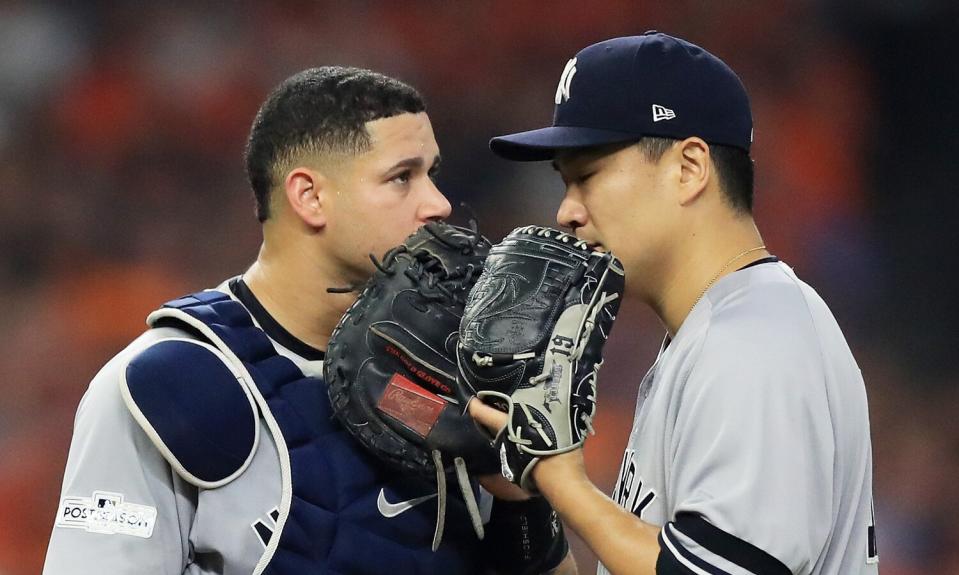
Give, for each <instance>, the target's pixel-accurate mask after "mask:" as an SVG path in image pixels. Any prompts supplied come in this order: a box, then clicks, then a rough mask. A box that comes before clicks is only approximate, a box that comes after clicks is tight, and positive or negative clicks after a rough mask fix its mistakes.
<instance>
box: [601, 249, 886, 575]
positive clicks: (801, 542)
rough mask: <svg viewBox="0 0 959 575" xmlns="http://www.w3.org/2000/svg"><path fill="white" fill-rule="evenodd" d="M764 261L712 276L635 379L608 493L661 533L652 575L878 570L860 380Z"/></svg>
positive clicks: (832, 329)
mask: <svg viewBox="0 0 959 575" xmlns="http://www.w3.org/2000/svg"><path fill="white" fill-rule="evenodd" d="M769 260H771V261H766V262H764V263H760V265H752V266H747V267H746V268H744V269H741V270H739V271H737V272H735V273H733V274H730V275H728V276H726V277H724V278H722V279H721V280H719V281H718V282H716V284H715V285H714V286H712V288H711V289H710V290H709V291H708V292H707V293H706V295H705V296H704V297H703V298H702V299H701V301H699V302H698V303H697V304H696V306H695V307H694V308H693V310H692V312H691V313H690V314H689V316H688V317H687V318H686V320H685V322H684V323H683V324H682V326H681V328H680V329H679V332H678V333H677V334H676V336H675V338H674V339H673V340H672V341H668V340H667V342H666V343H664V345H663V348H662V350H661V351H660V353H659V356H658V358H657V360H656V362H655V363H654V365H653V367H652V368H651V369H650V370H649V372H648V373H647V374H646V376H645V378H643V380H642V383H641V384H640V389H639V397H638V401H637V406H636V416H635V419H634V422H633V429H632V432H631V433H630V437H629V443H628V447H627V449H626V452H625V454H624V456H623V459H622V465H621V468H620V473H619V479H618V480H617V483H616V485H615V487H614V491H613V499H614V500H615V501H616V502H617V503H619V504H620V505H622V506H623V507H624V508H626V509H627V510H629V511H631V512H632V513H634V514H636V515H637V516H638V517H640V518H641V519H642V520H644V521H646V522H648V523H651V524H653V525H657V526H663V530H662V531H661V534H660V540H659V542H660V547H661V554H660V559H659V565H658V572H659V573H696V574H707V573H708V574H715V573H729V574H740V573H756V574H759V573H797V574H814V575H840V574H841V575H853V574H870V573H877V571H878V565H877V563H878V552H877V550H876V546H875V527H874V520H873V512H872V448H871V444H870V437H869V414H868V409H867V405H866V392H865V388H864V385H863V380H862V375H861V373H860V371H859V368H858V366H857V365H856V362H855V360H854V359H853V356H852V353H851V352H850V350H849V347H848V345H847V344H846V341H845V339H844V337H843V334H842V332H841V331H840V329H839V326H838V325H837V324H836V321H835V319H834V318H833V316H832V314H831V312H830V311H829V309H828V308H827V306H826V304H825V303H824V302H823V301H822V299H821V298H820V297H819V296H818V294H816V292H815V291H814V290H813V289H812V288H811V287H809V286H808V285H806V284H805V283H803V282H802V281H801V280H799V279H798V278H797V277H796V276H795V274H794V273H793V271H792V270H791V269H790V268H789V267H788V266H786V265H784V264H783V263H780V262H778V261H776V260H775V258H769ZM599 572H600V573H605V572H606V570H605V568H603V567H602V566H600V568H599Z"/></svg>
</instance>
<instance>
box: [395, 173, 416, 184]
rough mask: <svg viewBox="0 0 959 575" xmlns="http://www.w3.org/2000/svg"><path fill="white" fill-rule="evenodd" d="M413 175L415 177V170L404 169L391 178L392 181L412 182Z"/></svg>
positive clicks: (398, 182) (400, 182) (399, 182)
mask: <svg viewBox="0 0 959 575" xmlns="http://www.w3.org/2000/svg"><path fill="white" fill-rule="evenodd" d="M412 177H413V172H412V171H410V170H403V171H402V172H400V173H399V174H396V175H395V176H393V177H392V178H390V181H391V182H394V183H397V184H408V183H410V179H411V178H412Z"/></svg>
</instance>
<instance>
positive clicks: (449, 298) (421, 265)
mask: <svg viewBox="0 0 959 575" xmlns="http://www.w3.org/2000/svg"><path fill="white" fill-rule="evenodd" d="M489 248H490V243H489V241H488V240H486V238H484V237H483V236H481V235H480V234H479V233H478V232H476V231H475V230H470V229H465V228H460V227H455V226H450V225H447V224H444V223H440V222H430V223H427V224H426V225H425V226H423V227H422V228H420V229H419V231H417V232H416V233H414V234H413V235H411V236H410V237H409V238H407V239H406V241H405V242H403V244H401V245H399V246H397V247H395V248H393V249H391V250H390V251H388V252H387V253H386V255H385V256H384V257H383V261H382V262H379V261H377V260H376V259H375V258H372V256H371V259H373V263H374V264H375V265H376V268H377V269H376V272H375V273H374V274H373V277H372V278H371V279H370V280H369V282H368V283H367V284H366V285H365V286H364V288H363V290H362V292H361V293H360V295H359V297H358V298H357V300H356V302H355V303H354V304H353V305H352V306H351V307H350V309H349V310H347V312H346V314H345V315H344V316H343V317H342V319H341V320H340V322H339V324H338V325H337V326H336V329H335V330H334V331H333V334H332V336H331V337H330V342H329V345H328V348H327V352H326V360H325V363H324V366H323V370H324V376H325V379H326V382H327V384H328V386H329V395H330V401H331V403H332V406H333V411H334V413H335V415H336V417H337V419H339V421H340V422H342V424H343V425H344V426H345V427H346V429H347V430H348V431H349V432H350V433H351V434H352V435H353V436H355V437H356V438H357V439H358V440H359V441H360V443H362V444H363V445H364V446H365V447H366V448H367V449H368V450H369V451H370V452H372V453H373V454H374V455H375V456H376V457H377V458H379V459H380V460H382V461H385V462H387V463H389V464H391V465H393V466H394V467H396V468H398V469H400V470H403V471H405V472H411V473H415V474H420V475H426V476H429V477H435V479H436V482H437V492H438V494H439V496H438V501H439V508H438V517H437V531H436V536H435V538H434V549H435V548H436V546H437V545H439V541H440V539H441V537H442V529H443V521H444V517H445V501H446V498H445V496H446V472H447V471H452V470H455V471H456V473H457V478H458V480H459V483H460V487H461V489H462V491H463V496H464V500H465V501H466V503H467V507H468V508H469V509H470V511H471V515H473V524H474V528H476V531H477V534H478V535H479V536H480V537H482V522H481V520H480V517H479V512H478V510H477V508H476V502H475V499H474V497H473V492H472V489H471V487H470V485H469V478H468V475H467V469H466V468H467V466H469V470H470V471H471V472H473V473H493V472H496V471H497V470H498V467H499V466H498V464H497V460H496V451H495V450H494V449H493V447H492V445H491V443H490V441H489V440H488V439H487V438H486V436H485V434H484V433H483V432H482V431H480V430H479V428H478V427H477V426H476V424H475V423H474V422H473V420H472V419H471V418H470V417H469V416H468V415H465V414H464V410H465V406H466V403H467V402H466V399H468V398H467V397H464V396H460V397H457V394H458V393H459V388H458V386H457V385H456V359H455V349H456V342H457V339H458V333H457V330H458V328H459V323H460V318H461V316H462V313H463V306H464V304H465V302H466V297H467V294H468V293H469V290H470V288H472V286H473V284H474V283H475V282H476V279H477V278H478V276H479V274H480V272H481V270H482V265H483V261H484V259H485V258H486V254H487V253H488V251H489Z"/></svg>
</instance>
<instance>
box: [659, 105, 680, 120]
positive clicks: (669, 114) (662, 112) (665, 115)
mask: <svg viewBox="0 0 959 575" xmlns="http://www.w3.org/2000/svg"><path fill="white" fill-rule="evenodd" d="M675 117H676V112H674V111H672V110H670V109H669V108H667V107H666V106H660V105H659V104H653V121H654V122H659V121H662V120H672V119H673V118H675Z"/></svg>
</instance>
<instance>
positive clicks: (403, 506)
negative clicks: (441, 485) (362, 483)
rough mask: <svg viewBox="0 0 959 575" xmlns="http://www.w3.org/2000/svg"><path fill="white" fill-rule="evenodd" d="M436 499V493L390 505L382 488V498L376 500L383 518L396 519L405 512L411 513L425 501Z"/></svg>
mask: <svg viewBox="0 0 959 575" xmlns="http://www.w3.org/2000/svg"><path fill="white" fill-rule="evenodd" d="M434 497H436V494H435V493H432V494H430V495H424V496H422V497H416V498H414V499H408V500H406V501H400V502H399V503H390V502H389V501H387V500H386V492H385V491H384V490H383V489H382V488H381V489H380V496H379V497H378V498H377V499H376V508H377V509H379V510H380V515H382V516H383V517H387V518H389V517H396V516H397V515H399V514H400V513H403V512H404V511H409V510H410V509H412V508H414V507H416V506H417V505H419V504H420V503H423V502H424V501H429V500H430V499H433V498H434Z"/></svg>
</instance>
